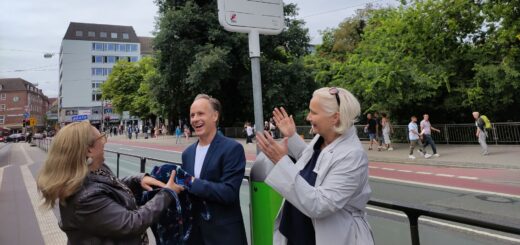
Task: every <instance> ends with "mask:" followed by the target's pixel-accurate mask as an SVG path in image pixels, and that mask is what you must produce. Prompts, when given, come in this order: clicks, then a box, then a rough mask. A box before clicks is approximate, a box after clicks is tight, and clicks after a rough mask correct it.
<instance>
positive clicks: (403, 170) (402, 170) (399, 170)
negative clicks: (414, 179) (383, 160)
mask: <svg viewBox="0 0 520 245" xmlns="http://www.w3.org/2000/svg"><path fill="white" fill-rule="evenodd" d="M397 171H398V172H403V173H413V171H410V170H405V169H398V170H397Z"/></svg>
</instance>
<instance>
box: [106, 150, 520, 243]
mask: <svg viewBox="0 0 520 245" xmlns="http://www.w3.org/2000/svg"><path fill="white" fill-rule="evenodd" d="M105 152H110V153H113V154H117V162H116V166H117V170H116V174H117V176H119V159H120V156H121V155H124V156H130V157H136V158H139V159H140V172H141V173H144V172H145V168H146V162H147V160H151V161H155V162H162V163H173V164H177V165H181V164H180V163H177V162H172V161H166V160H161V159H157V158H151V157H143V156H139V155H135V154H129V153H121V152H117V151H111V150H105ZM246 173H247V171H246ZM244 179H247V180H248V181H249V176H245V178H244ZM368 204H369V205H371V206H376V207H380V208H386V209H391V210H396V211H401V212H404V213H405V214H406V216H407V217H408V220H409V224H410V235H411V240H412V241H411V242H412V245H420V240H419V225H418V224H419V218H420V217H421V216H427V217H431V218H437V219H441V220H444V221H451V222H457V223H460V224H464V225H470V226H475V227H479V228H485V229H490V230H494V231H500V232H506V233H511V234H516V235H520V227H515V226H512V225H504V224H500V223H495V222H491V221H486V220H483V219H474V218H469V217H465V216H461V215H457V214H448V213H445V212H441V211H434V210H432V209H431V208H425V207H420V206H411V205H406V204H401V203H400V204H397V203H394V202H385V201H382V200H374V199H372V200H370V201H369V202H368Z"/></svg>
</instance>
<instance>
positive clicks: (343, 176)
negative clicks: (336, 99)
mask: <svg viewBox="0 0 520 245" xmlns="http://www.w3.org/2000/svg"><path fill="white" fill-rule="evenodd" d="M319 137H320V136H319V135H316V137H314V139H313V140H312V142H311V143H310V144H309V145H308V146H307V145H306V144H305V142H304V141H303V140H302V139H301V138H300V137H299V136H298V135H297V134H294V135H293V136H291V137H290V138H289V155H291V156H293V157H295V158H296V159H298V161H297V162H296V164H294V163H293V162H292V161H291V159H290V158H289V157H288V156H284V157H283V158H282V159H281V160H280V161H279V162H278V163H277V164H276V165H275V166H274V167H273V168H272V169H271V171H270V172H269V174H268V176H267V178H266V180H265V182H266V183H267V184H268V185H270V186H271V187H273V189H275V190H276V191H277V192H278V193H280V194H281V195H282V196H283V197H284V198H285V201H289V202H290V203H291V204H292V205H293V206H294V207H296V208H297V209H298V210H300V211H301V212H302V213H303V214H305V215H306V216H308V217H309V218H311V220H312V223H313V225H314V230H315V235H316V236H315V237H316V244H327V245H336V244H337V245H340V244H341V245H344V244H350V245H372V244H374V241H373V238H372V232H371V228H370V225H369V224H368V222H367V220H366V214H365V207H366V203H367V202H368V200H369V199H370V193H371V192H372V191H371V189H370V186H369V185H368V158H367V154H366V153H365V151H364V149H363V146H362V145H361V142H360V141H359V138H358V137H357V133H356V129H355V127H352V128H350V129H349V130H348V131H347V133H345V134H344V135H342V136H340V137H339V138H337V139H336V140H334V142H332V143H331V144H329V145H328V146H326V147H325V148H323V150H322V151H321V154H320V156H319V157H318V160H317V162H316V166H315V167H314V170H313V171H314V172H315V173H316V174H317V177H316V183H315V185H314V186H311V185H309V184H308V183H307V181H306V180H305V179H303V177H301V176H300V174H299V173H300V170H302V169H303V168H304V167H305V165H306V164H307V163H308V162H309V159H310V158H311V157H312V155H313V152H314V150H313V145H314V143H315V142H316V141H317V140H318V138H319ZM271 164H272V163H271ZM282 207H283V205H282ZM281 211H282V209H280V211H279V213H278V216H277V217H276V220H275V231H274V236H273V244H276V245H281V244H286V243H287V240H286V238H285V237H284V236H283V235H282V234H281V233H280V231H279V226H280V220H281Z"/></svg>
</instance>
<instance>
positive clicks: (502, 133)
mask: <svg viewBox="0 0 520 245" xmlns="http://www.w3.org/2000/svg"><path fill="white" fill-rule="evenodd" d="M491 125H492V128H491V129H489V130H487V133H488V137H487V142H488V144H520V122H509V123H492V124H491ZM432 126H433V127H435V128H437V129H440V130H441V132H440V133H436V132H433V133H432V137H433V140H434V141H435V143H439V144H478V138H477V137H476V135H475V133H476V127H475V124H473V123H469V124H435V125H432ZM364 127H365V125H356V129H357V133H358V137H359V139H361V140H368V134H366V133H364V132H363V128H364ZM392 127H393V134H392V135H391V137H390V138H391V140H392V142H395V143H407V142H408V125H393V126H392ZM310 129H311V127H310V126H297V127H296V131H297V132H298V134H299V135H303V137H304V138H306V139H311V138H312V137H313V135H312V134H311V132H310ZM224 134H225V135H226V136H228V137H231V138H245V131H244V128H241V127H230V128H224ZM275 134H276V135H277V136H279V135H280V133H279V132H278V131H276V132H275Z"/></svg>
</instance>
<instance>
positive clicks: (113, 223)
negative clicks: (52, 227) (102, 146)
mask: <svg viewBox="0 0 520 245" xmlns="http://www.w3.org/2000/svg"><path fill="white" fill-rule="evenodd" d="M102 168H104V169H105V170H108V171H110V169H109V168H108V167H107V166H106V165H103V166H102ZM143 177H144V174H141V175H139V176H130V177H126V178H123V179H121V181H122V182H123V183H124V184H125V185H126V186H127V187H129V188H130V189H131V190H132V192H133V194H134V195H141V194H142V191H143V190H142V188H141V184H140V182H141V179H142V178H143ZM134 195H131V194H130V193H128V192H127V191H125V190H124V189H123V188H121V187H120V186H119V185H117V184H116V183H115V182H114V181H113V180H111V179H110V178H108V177H105V176H100V175H95V174H92V173H90V174H89V175H88V176H87V178H86V179H85V182H84V184H83V186H82V187H81V189H80V190H79V191H78V192H77V193H76V194H74V195H72V196H71V197H69V198H67V199H66V200H65V202H64V203H62V202H60V214H61V221H60V228H61V229H62V230H63V231H64V232H65V233H66V234H67V238H68V244H141V235H142V234H143V233H145V232H146V229H147V228H148V227H149V226H150V225H151V224H152V223H154V222H156V221H157V220H158V219H159V217H160V215H161V214H162V213H163V211H165V210H166V209H167V207H168V206H169V205H170V203H171V202H172V201H173V200H174V197H173V193H170V191H167V190H163V191H160V192H158V193H157V194H156V195H155V197H154V198H153V199H152V200H150V201H148V202H147V203H146V204H145V205H143V206H140V207H138V206H137V204H136V200H135V198H134Z"/></svg>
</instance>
